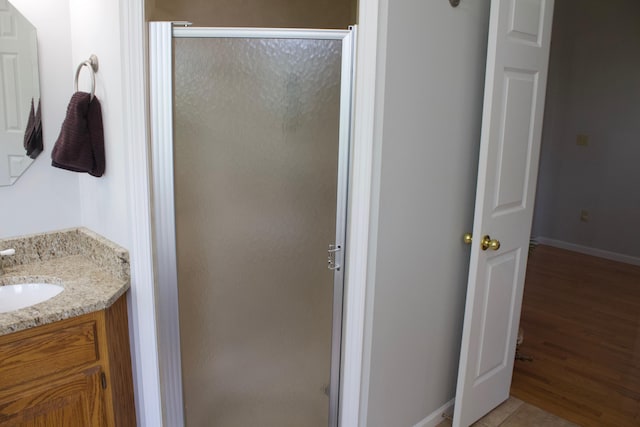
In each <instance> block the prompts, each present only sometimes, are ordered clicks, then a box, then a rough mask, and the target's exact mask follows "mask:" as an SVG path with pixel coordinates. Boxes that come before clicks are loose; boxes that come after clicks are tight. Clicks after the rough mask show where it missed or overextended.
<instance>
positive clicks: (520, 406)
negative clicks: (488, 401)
mask: <svg viewBox="0 0 640 427" xmlns="http://www.w3.org/2000/svg"><path fill="white" fill-rule="evenodd" d="M449 426H451V421H450V420H446V421H443V422H442V423H440V424H438V426H437V427H449ZM473 426H474V427H498V426H499V427H577V424H573V423H571V422H569V421H567V420H564V419H562V418H559V417H557V416H555V415H553V414H550V413H548V412H545V411H543V410H542V409H540V408H537V407H535V406H533V405H529V404H528V403H525V402H523V401H522V400H520V399H516V398H515V397H510V398H509V399H508V400H507V401H506V402H504V403H503V404H502V405H500V406H498V407H497V408H496V409H494V410H493V411H491V412H490V413H488V414H487V415H485V416H484V418H482V419H480V420H479V421H478V422H477V423H475V424H473Z"/></svg>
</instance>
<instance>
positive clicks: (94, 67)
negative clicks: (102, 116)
mask: <svg viewBox="0 0 640 427" xmlns="http://www.w3.org/2000/svg"><path fill="white" fill-rule="evenodd" d="M82 67H89V71H91V99H90V100H89V102H91V101H93V97H94V96H95V93H96V72H97V71H98V57H97V56H95V55H91V56H90V57H89V59H87V60H86V61H84V62H83V63H81V64H80V65H78V69H77V70H76V78H75V84H74V88H75V91H76V92H77V91H78V77H80V70H82Z"/></svg>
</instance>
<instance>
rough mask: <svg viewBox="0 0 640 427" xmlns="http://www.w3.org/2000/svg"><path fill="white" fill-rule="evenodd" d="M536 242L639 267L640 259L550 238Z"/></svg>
mask: <svg viewBox="0 0 640 427" xmlns="http://www.w3.org/2000/svg"><path fill="white" fill-rule="evenodd" d="M533 240H534V241H536V242H537V243H540V244H542V245H548V246H553V247H556V248H560V249H566V250H568V251H574V252H580V253H581V254H586V255H592V256H597V257H599V258H605V259H610V260H612V261H618V262H624V263H625V264H632V265H639V266H640V258H638V257H634V256H631V255H625V254H620V253H617V252H610V251H605V250H603V249H596V248H591V247H589V246H582V245H577V244H575V243H569V242H564V241H562V240H556V239H550V238H548V237H541V236H537V237H534V238H533Z"/></svg>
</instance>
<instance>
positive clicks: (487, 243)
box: [482, 235, 500, 251]
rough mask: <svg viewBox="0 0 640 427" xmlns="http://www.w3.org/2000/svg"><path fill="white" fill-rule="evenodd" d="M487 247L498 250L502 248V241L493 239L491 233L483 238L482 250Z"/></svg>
mask: <svg viewBox="0 0 640 427" xmlns="http://www.w3.org/2000/svg"><path fill="white" fill-rule="evenodd" d="M487 249H491V250H492V251H497V250H498V249H500V241H499V240H496V239H492V238H491V237H490V236H489V235H486V236H484V237H483V238H482V250H483V251H486V250H487Z"/></svg>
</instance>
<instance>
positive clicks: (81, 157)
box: [51, 92, 105, 177]
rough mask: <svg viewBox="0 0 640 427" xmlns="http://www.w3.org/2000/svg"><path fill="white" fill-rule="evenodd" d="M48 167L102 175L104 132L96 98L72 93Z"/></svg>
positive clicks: (82, 93) (85, 94)
mask: <svg viewBox="0 0 640 427" xmlns="http://www.w3.org/2000/svg"><path fill="white" fill-rule="evenodd" d="M51 159H52V162H51V165H52V166H55V167H57V168H62V169H67V170H70V171H74V172H87V173H89V174H90V175H93V176H96V177H100V176H102V175H103V174H104V169H105V156H104V133H103V130H102V109H101V107H100V102H99V101H98V98H96V97H95V96H94V97H93V101H92V100H91V95H90V94H88V93H86V92H76V93H74V94H73V96H72V97H71V101H69V106H68V107H67V116H66V117H65V119H64V122H63V123H62V129H60V136H58V140H57V141H56V144H55V146H54V147H53V150H52V151H51Z"/></svg>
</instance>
